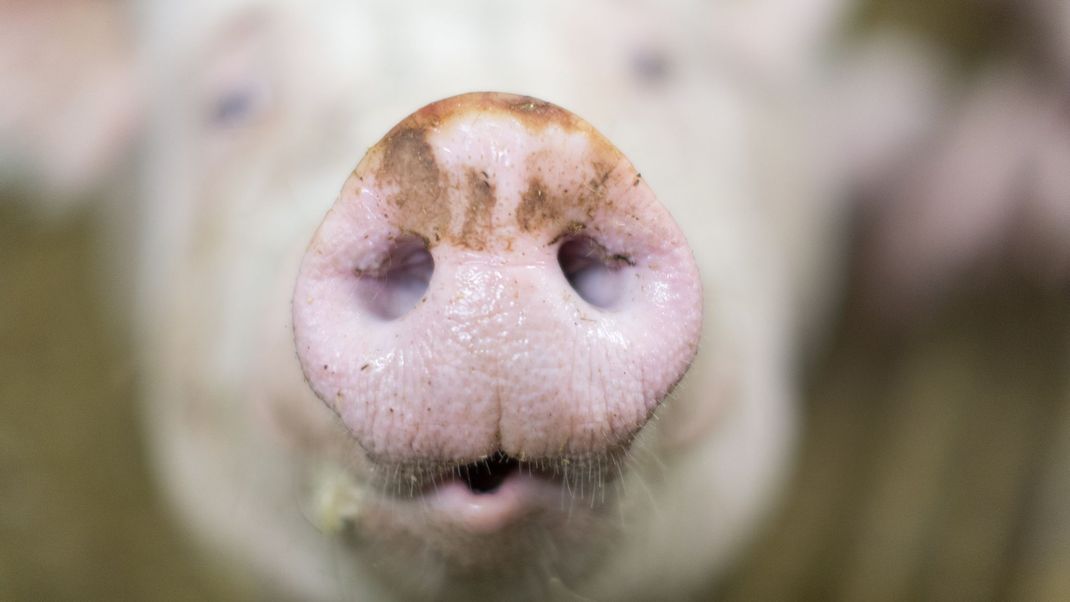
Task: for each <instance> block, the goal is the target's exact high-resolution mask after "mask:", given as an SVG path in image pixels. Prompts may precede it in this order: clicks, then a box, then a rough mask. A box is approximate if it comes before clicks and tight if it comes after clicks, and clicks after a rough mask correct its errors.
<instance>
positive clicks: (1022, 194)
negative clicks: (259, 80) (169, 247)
mask: <svg viewBox="0 0 1070 602" xmlns="http://www.w3.org/2000/svg"><path fill="white" fill-rule="evenodd" d="M1067 4H1070V3H1066V2H1062V1H1061V0H1036V1H1034V2H1012V1H1010V0H1007V1H1005V2H1002V1H998V0H948V1H944V2H925V1H923V0H898V1H894V0H863V1H862V2H859V3H858V5H857V6H855V7H853V8H852V10H851V11H850V13H851V14H850V18H849V19H848V20H847V24H846V25H845V28H844V32H843V37H844V40H845V47H844V48H845V49H844V51H843V54H844V56H843V57H841V61H842V63H843V64H846V65H851V64H853V63H852V61H855V59H856V58H857V60H858V64H859V65H862V66H863V67H865V65H867V64H869V63H866V62H865V61H866V60H871V59H869V58H867V57H872V56H877V57H886V55H883V54H881V52H883V51H882V50H880V49H882V48H886V47H888V46H882V44H884V42H880V43H878V44H870V42H871V41H873V40H888V39H894V40H895V41H894V43H892V44H891V46H890V47H894V48H907V49H908V50H907V51H905V52H904V53H902V54H900V55H896V56H905V57H907V59H905V60H903V61H902V62H900V63H894V61H892V59H887V58H883V59H879V60H882V61H883V60H887V61H889V64H892V63H894V64H895V65H901V67H896V68H894V69H889V72H892V73H893V74H894V77H892V78H891V79H890V80H884V79H880V78H875V79H874V80H872V81H870V80H868V79H867V78H866V77H861V76H858V77H853V78H852V77H846V78H845V80H846V81H849V82H855V83H857V82H861V83H862V84H866V83H867V82H869V83H870V84H871V85H872V86H873V87H874V89H879V87H880V86H887V85H889V84H888V81H893V82H894V81H899V80H896V79H895V77H903V78H906V79H905V80H903V81H911V82H917V81H920V82H924V85H919V86H918V87H917V88H916V90H921V91H920V92H916V93H912V94H913V95H911V94H906V95H905V96H897V95H896V94H895V92H896V91H898V92H903V90H905V89H906V86H900V87H897V86H891V88H890V90H891V91H890V92H889V93H888V94H883V93H882V94H875V96H877V97H878V98H877V100H880V101H882V102H889V98H891V99H893V100H894V101H895V102H898V103H910V102H914V103H917V106H916V107H915V108H916V109H917V110H916V111H915V112H914V113H913V115H914V117H912V118H910V119H904V120H902V121H899V122H894V124H893V125H894V126H895V127H892V128H891V130H892V131H890V132H889V133H888V134H887V136H888V139H889V140H894V143H893V142H888V143H887V144H883V143H882V144H878V145H876V148H877V151H874V152H872V153H870V154H859V155H858V156H861V157H864V158H865V159H866V160H867V161H869V162H868V163H865V162H863V161H862V159H859V162H860V165H859V168H858V171H857V173H858V174H859V175H858V176H857V178H856V180H855V181H854V182H852V185H853V190H854V192H853V194H854V195H855V196H856V197H857V199H858V203H857V209H856V210H855V211H854V215H853V217H852V219H853V226H854V227H853V240H852V244H851V254H850V257H851V259H850V264H851V266H850V277H849V279H848V285H847V287H846V291H845V292H844V293H843V295H842V298H841V300H840V303H839V311H838V312H837V316H836V319H835V322H836V324H835V327H834V328H833V329H832V330H831V332H830V334H829V336H828V337H827V340H826V341H824V344H823V345H822V346H821V352H820V353H819V354H818V355H817V356H815V357H814V358H812V361H810V362H809V363H808V373H807V374H806V375H805V381H806V383H807V389H806V390H807V394H806V398H805V412H804V414H805V416H806V418H805V420H806V422H805V425H804V435H803V439H802V445H801V447H800V450H799V457H798V464H797V471H796V474H795V475H794V477H793V479H792V481H791V485H790V486H789V494H788V496H787V498H786V499H785V500H784V502H783V504H782V505H781V510H780V512H779V514H778V515H777V517H776V518H775V520H774V521H772V523H771V524H770V525H768V528H767V529H766V530H765V531H764V532H763V535H762V536H761V537H760V538H759V540H758V542H757V543H756V545H755V546H754V547H753V549H752V550H751V552H750V554H748V555H747V557H746V559H745V561H744V562H742V563H741V565H740V566H739V567H737V570H736V571H735V572H734V573H733V575H732V576H731V577H730V578H729V579H728V580H727V581H726V582H724V583H721V584H711V595H713V594H714V593H716V594H719V595H721V596H723V597H724V598H726V599H729V600H761V599H769V600H774V599H775V600H785V599H821V600H826V599H843V600H902V599H939V600H945V599H956V600H988V599H1015V600H1066V599H1070V369H1068V368H1070V272H1068V271H1067V263H1068V262H1067V259H1066V258H1067V257H1068V256H1070V253H1068V252H1067V251H1068V250H1070V242H1068V241H1070V229H1065V228H1064V229H1060V228H1061V226H1060V224H1066V221H1065V220H1067V219H1068V218H1067V216H1068V214H1070V185H1068V184H1067V174H1070V161H1068V160H1067V158H1068V157H1070V155H1068V154H1067V153H1066V152H1065V145H1066V144H1067V141H1070V137H1066V136H1063V134H1065V133H1066V132H1067V131H1070V130H1067V129H1066V124H1067V122H1070V75H1068V74H1070V68H1068V65H1070V60H1067V59H1068V57H1067V55H1066V49H1065V48H1062V47H1060V44H1061V43H1063V42H1064V41H1065V40H1064V39H1070V31H1068V30H1067V29H1066V25H1067V21H1066V19H1065V17H1061V15H1065V14H1067V10H1066V9H1065V8H1064V7H1065V6H1066V5H1067ZM121 8H122V7H121V5H119V4H113V3H107V2H100V3H98V2H91V1H89V0H78V1H76V0H68V1H54V2H38V3H33V2H17V1H16V2H10V1H9V2H5V3H4V4H2V5H0V33H2V35H0V52H3V53H4V54H3V55H0V97H2V100H0V161H3V163H2V164H0V291H2V294H0V599H5V600H12V599H17V600H21V599H34V600H37V599H79V600H114V599H160V600H170V599H176V600H177V599H234V598H241V597H242V596H243V590H242V584H240V583H238V584H233V583H229V582H227V581H224V580H221V579H219V577H218V575H216V574H215V573H213V572H212V570H211V568H210V567H208V566H203V564H202V562H204V561H202V560H200V559H199V556H198V554H197V551H196V549H195V548H194V547H193V545H192V544H191V543H190V542H188V541H187V540H186V539H184V537H183V535H182V532H181V529H180V528H179V527H178V526H177V525H175V524H174V523H173V522H172V519H171V518H170V517H169V516H168V514H167V513H166V512H165V510H164V507H163V504H162V501H161V499H160V498H159V497H158V494H157V492H156V491H155V490H154V487H153V483H152V480H151V475H150V474H149V472H148V463H147V461H146V459H145V456H144V453H143V444H142V441H141V437H142V431H141V429H140V428H139V414H138V412H139V410H138V405H137V399H136V391H137V378H138V374H137V358H136V357H134V352H133V351H132V346H131V345H130V341H129V340H128V339H129V333H125V332H123V330H122V329H121V328H117V327H116V324H115V322H116V321H115V317H114V316H113V315H111V314H112V311H113V310H111V309H110V308H109V307H107V304H108V301H107V299H108V297H107V295H106V294H102V293H101V292H100V291H99V282H98V279H97V276H98V274H99V269H100V268H99V257H100V256H101V255H102V254H104V255H112V256H114V255H115V254H117V253H119V254H121V253H122V252H123V251H122V250H121V249H118V250H117V249H107V248H102V247H105V246H106V245H107V244H108V243H107V242H106V241H102V240H101V238H100V237H99V236H97V234H96V233H97V232H98V228H99V223H97V220H99V217H98V216H97V215H96V214H95V213H94V212H93V206H94V204H95V203H100V202H105V199H106V197H108V195H109V194H112V193H113V192H112V190H113V188H114V185H113V184H111V183H110V182H114V181H115V180H116V179H117V178H118V176H117V175H116V174H117V173H118V172H122V170H123V169H124V166H125V165H126V164H127V163H128V162H129V160H130V153H131V152H132V151H130V150H126V151H124V150H123V149H122V146H123V145H122V139H123V138H124V136H126V135H127V134H126V133H125V132H127V131H128V130H129V129H131V128H133V127H134V126H133V125H131V124H133V123H135V122H136V120H137V115H136V109H135V108H134V107H135V106H136V102H135V100H136V97H137V92H136V85H135V83H134V82H133V81H132V80H131V79H129V78H132V76H131V75H126V76H124V75H123V74H124V73H129V71H130V70H129V69H124V68H123V66H124V65H125V64H126V62H127V61H132V60H133V59H132V57H131V56H130V55H129V47H128V46H127V44H128V42H127V41H128V40H129V36H130V35H132V34H130V32H129V31H128V27H129V24H128V22H127V17H126V13H125V11H123V10H121ZM1052 29H1054V31H1051V30H1052ZM889 32H893V33H894V36H892V37H889V36H888V33H889ZM20 40H21V42H20ZM26 40H32V41H33V43H32V44H29V45H27V43H26ZM1053 40H1054V41H1053ZM27 47H29V48H32V49H33V51H32V52H31V53H30V54H29V55H27V54H26V52H27V51H26V50H25V49H26V48H27ZM873 48H877V49H878V50H877V51H873V50H872V49H873ZM874 52H875V54H874ZM911 52H915V53H916V54H911ZM86 53H91V54H92V56H93V57H94V59H95V60H94V61H93V62H92V64H93V65H95V67H94V68H95V69H96V71H94V72H93V73H96V74H97V76H94V77H90V76H91V75H93V73H90V72H88V71H87V70H86V69H84V68H81V67H77V66H76V65H77V64H75V63H73V62H71V63H68V62H67V61H65V60H64V57H68V56H82V57H84V56H85V55H86ZM49 57H51V58H49ZM911 57H913V58H911ZM872 60H878V59H872ZM896 60H898V59H896ZM880 64H883V63H880ZM65 66H66V68H64V67H65ZM652 68H658V67H657V65H654V66H653V67H652ZM862 72H863V74H865V73H870V71H868V69H865V68H864V69H862ZM49 75H51V76H52V77H48V76H49ZM844 89H845V90H847V91H848V92H850V93H851V94H855V95H857V97H858V98H863V99H864V98H866V92H867V90H866V89H862V90H861V91H860V90H859V89H858V88H857V86H855V87H850V86H847V85H844ZM117 90H118V91H119V92H117ZM908 108H910V106H908ZM863 114H864V112H863ZM850 117H851V115H850V114H848V113H845V120H849V118H850ZM860 119H861V118H860ZM58 120H62V121H63V122H64V123H66V124H67V125H66V126H65V127H60V126H56V125H55V123H56V122H57V121H58ZM71 124H80V125H78V126H77V127H75V126H73V125H71ZM87 124H88V125H87ZM90 126H92V127H90ZM57 128H58V129H57ZM57 132H58V133H57ZM986 145H987V146H986ZM889 149H890V150H889ZM863 150H865V149H863ZM124 152H125V153H126V154H124ZM934 166H935V167H934ZM1001 170H1002V171H1001ZM1004 172H1005V173H1004ZM992 174H996V176H1000V177H998V178H997V177H996V176H992V178H994V179H991V180H986V179H985V177H984V176H989V175H992ZM1001 174H1002V175H1001ZM978 179H980V180H981V181H982V184H984V186H983V187H981V188H980V189H978V188H976V187H977V186H978V184H977V182H976V180H978ZM1008 182H1009V183H1010V184H1008ZM971 186H972V187H973V188H971ZM978 190H979V192H978ZM46 214H47V215H46ZM1060 220H1064V221H1060ZM903 266H909V267H910V268H912V269H906V268H904V267H903ZM913 268H916V269H913Z"/></svg>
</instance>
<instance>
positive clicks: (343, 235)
mask: <svg viewBox="0 0 1070 602" xmlns="http://www.w3.org/2000/svg"><path fill="white" fill-rule="evenodd" d="M701 321H702V291H701V285H700V282H699V276H698V271H697V268H696V266H695V262H694V258H693V257H692V254H691V251H690V249H689V248H688V246H687V243H686V241H685V240H684V237H683V234H682V233H681V232H680V230H679V228H678V227H677V225H676V224H675V223H674V222H673V220H672V218H671V217H670V216H669V214H668V212H667V211H666V210H665V209H664V208H663V207H662V206H661V205H660V204H659V203H658V202H657V200H656V199H655V197H654V194H653V192H652V191H651V189H650V188H649V187H648V186H647V184H646V183H645V182H644V181H643V179H642V178H641V177H640V175H639V173H638V172H637V171H636V169H635V167H634V166H633V165H632V164H631V163H630V162H629V161H628V160H627V159H626V158H625V157H624V156H623V155H622V154H621V153H620V151H618V150H617V149H616V148H615V147H613V146H612V145H611V144H610V143H609V142H608V141H607V140H606V139H605V138H603V137H602V136H601V135H600V134H599V133H598V132H596V131H595V130H594V129H593V128H592V127H591V126H590V125H589V124H587V123H586V122H584V121H582V120H581V119H579V118H577V117H576V116H574V115H572V114H571V113H569V112H567V111H565V110H563V109H561V108H559V107H556V106H554V105H551V104H549V103H546V102H543V101H539V100H536V99H532V98H528V97H520V96H513V95H509V94H498V93H473V94H466V95H462V96H457V97H453V98H449V99H446V100H443V101H440V102H436V103H434V104H431V105H428V106H426V107H424V108H422V109H420V110H419V111H417V112H416V113H414V114H413V115H411V116H409V117H408V118H406V119H405V120H404V121H402V122H401V123H400V124H398V125H397V126H395V127H394V129H392V130H391V131H390V132H389V133H388V134H387V135H386V136H385V137H384V138H383V139H382V140H381V141H380V142H379V143H378V144H376V145H375V146H374V147H373V148H372V149H371V150H369V151H368V153H367V155H366V156H365V157H364V159H363V160H362V161H361V163H360V165H358V166H357V168H356V170H355V171H354V172H353V174H352V175H351V176H350V177H349V179H348V180H347V181H346V182H345V185H344V187H343V189H342V192H341V194H340V196H339V198H338V200H337V201H336V202H335V204H334V206H333V207H332V208H331V210H330V211H329V212H328V213H327V216H326V217H325V218H324V220H323V223H322V224H321V225H320V227H319V229H318V230H317V232H316V233H315V236H314V238H313V240H312V242H311V244H310V245H309V247H308V251H307V253H306V255H305V258H304V260H303V263H302V267H301V272H300V276H299V278H298V280H297V284H296V287H295V290H294V298H293V325H294V337H295V341H296V346H297V352H298V357H299V358H300V362H301V366H302V369H303V370H304V373H305V376H306V378H307V380H308V383H309V385H310V386H311V387H312V388H313V390H314V391H315V392H316V394H317V396H318V397H319V398H320V399H321V400H323V402H324V403H325V404H327V405H328V406H329V407H330V408H331V409H332V410H333V411H334V412H336V413H337V414H338V415H339V416H340V417H341V419H342V421H343V422H344V424H345V426H346V428H347V429H348V430H349V431H350V433H351V434H352V436H353V437H355V439H356V440H357V441H358V442H359V443H360V445H361V446H362V447H363V448H364V450H365V451H366V452H367V454H368V455H369V457H370V458H371V459H372V460H373V461H375V462H382V463H397V464H420V463H431V464H439V465H443V464H444V465H452V466H460V465H464V464H468V463H471V462H475V461H479V460H486V459H488V458H497V459H498V461H519V462H538V461H540V460H558V461H559V460H562V459H566V460H567V459H570V458H572V459H575V458H589V457H592V456H600V455H603V454H607V453H610V452H613V451H614V450H619V449H622V448H624V447H626V446H627V444H628V443H629V442H630V441H631V440H632V438H633V437H634V435H635V434H636V433H637V432H638V431H639V429H640V428H641V427H642V426H643V425H644V423H645V422H646V421H647V420H648V419H649V417H650V416H651V413H652V412H653V411H654V409H655V408H656V407H657V405H658V404H659V403H660V402H661V401H662V400H663V399H664V398H665V396H666V395H667V394H668V393H669V391H670V390H671V389H672V387H673V386H674V385H675V384H676V382H677V381H679V380H680V378H681V377H682V376H683V374H684V373H685V371H686V370H687V367H688V365H689V364H690V362H691V360H692V358H693V356H694V354H695V351H696V349H697V345H698V338H699V331H700V329H701ZM505 459H507V460H505Z"/></svg>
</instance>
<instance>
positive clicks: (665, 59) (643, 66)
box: [628, 46, 672, 87]
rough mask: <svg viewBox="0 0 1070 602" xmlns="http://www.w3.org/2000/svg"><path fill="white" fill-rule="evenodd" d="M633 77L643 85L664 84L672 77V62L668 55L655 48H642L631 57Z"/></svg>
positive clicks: (630, 65)
mask: <svg viewBox="0 0 1070 602" xmlns="http://www.w3.org/2000/svg"><path fill="white" fill-rule="evenodd" d="M628 63H629V67H630V68H631V72H632V75H633V76H634V77H635V78H636V79H637V80H638V81H639V82H640V83H641V84H643V85H647V86H651V87H654V86H658V85H661V84H664V83H665V82H667V81H668V80H669V77H670V76H671V75H672V61H671V60H670V59H669V55H668V53H666V52H665V51H664V50H662V49H661V48H657V47H655V46H641V47H639V48H636V49H634V50H633V51H632V52H631V55H630V56H629V61H628Z"/></svg>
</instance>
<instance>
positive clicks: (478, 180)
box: [457, 167, 498, 250]
mask: <svg viewBox="0 0 1070 602" xmlns="http://www.w3.org/2000/svg"><path fill="white" fill-rule="evenodd" d="M464 191H465V192H466V193H467V195H466V196H467V197H468V206H467V208H466V209H465V214H464V226H462V227H461V234H460V237H459V240H458V241H457V242H458V243H459V244H460V245H461V246H463V247H467V248H469V249H475V250H483V249H485V248H486V246H487V242H488V241H487V239H488V238H489V237H490V234H491V233H492V232H493V230H494V205H495V204H496V203H497V200H498V197H497V194H496V191H495V188H494V184H492V183H491V182H490V179H489V178H488V176H487V174H486V172H482V171H478V170H476V169H474V168H471V167H469V168H468V169H467V170H466V171H465V184H464Z"/></svg>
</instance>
